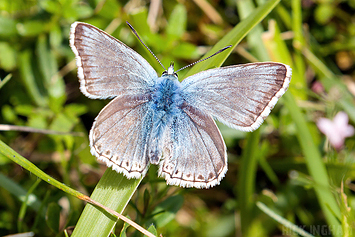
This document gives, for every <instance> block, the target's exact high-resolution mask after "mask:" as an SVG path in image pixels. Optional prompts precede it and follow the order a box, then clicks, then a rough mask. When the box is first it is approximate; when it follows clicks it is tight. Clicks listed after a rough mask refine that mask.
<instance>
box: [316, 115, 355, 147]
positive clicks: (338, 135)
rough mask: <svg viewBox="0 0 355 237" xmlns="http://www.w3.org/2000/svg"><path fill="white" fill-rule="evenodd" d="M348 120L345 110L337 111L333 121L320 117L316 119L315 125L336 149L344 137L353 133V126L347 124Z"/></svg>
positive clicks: (341, 143)
mask: <svg viewBox="0 0 355 237" xmlns="http://www.w3.org/2000/svg"><path fill="white" fill-rule="evenodd" d="M348 122H349V118H348V115H347V114H346V113H345V112H339V113H337V115H335V117H334V119H333V121H332V120H330V119H326V118H320V119H319V120H318V121H317V126H318V128H319V130H320V131H321V132H322V133H324V134H325V135H326V136H327V137H328V139H329V142H330V144H332V146H333V147H334V148H335V149H337V150H338V149H340V148H341V147H342V146H343V145H344V141H345V138H346V137H351V136H352V135H354V132H355V131H354V127H353V126H351V125H349V124H348Z"/></svg>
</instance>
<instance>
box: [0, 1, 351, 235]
mask: <svg viewBox="0 0 355 237" xmlns="http://www.w3.org/2000/svg"><path fill="white" fill-rule="evenodd" d="M256 2H257V5H255V1H251V0H242V1H241V0H239V1H232V0H225V1H222V0H220V1H217V0H210V1H206V0H195V1H176V0H174V1H167V0H165V1H151V3H149V2H148V1H135V0H130V1H117V0H106V1H104V0H102V1H99V0H88V1H79V0H74V1H65V0H40V1H36V0H33V1H23V0H3V1H0V78H1V81H0V131H1V132H0V235H1V236H3V235H9V234H16V233H24V232H26V233H28V234H29V235H28V236H31V235H30V234H31V233H34V234H35V235H36V236H65V235H70V233H71V232H72V230H73V228H74V227H76V228H75V232H74V233H73V234H72V236H108V235H109V234H110V233H111V235H112V236H126V235H127V236H141V235H142V234H141V233H139V232H138V231H136V229H134V228H132V227H129V226H128V225H127V224H125V223H124V222H123V221H122V220H118V221H117V218H116V217H114V216H113V215H111V214H109V213H107V212H106V211H104V210H102V209H100V208H97V207H94V206H93V205H90V204H88V205H86V207H85V202H84V201H82V200H81V199H83V197H85V196H83V194H84V195H88V196H91V198H93V199H94V200H96V201H98V202H100V203H101V204H103V205H104V206H106V207H109V208H111V209H113V210H115V211H117V212H122V213H123V214H124V215H125V216H129V217H130V218H131V219H132V220H133V221H135V222H136V223H138V224H139V225H141V226H142V227H144V228H145V229H148V228H149V231H150V232H151V233H154V234H157V236H159V235H160V234H162V235H163V236H236V235H238V236H277V235H279V236H280V235H287V236H296V235H302V236H313V235H314V236H354V235H355V229H354V228H355V213H354V208H355V202H354V201H355V200H354V198H355V195H354V191H355V185H354V183H353V180H354V179H355V165H354V161H355V152H354V150H355V149H354V148H355V137H354V136H353V135H349V137H347V138H345V142H344V143H343V144H340V145H339V144H338V145H336V146H335V145H334V144H333V143H332V141H333V138H332V135H334V134H335V133H336V131H341V129H338V130H337V129H335V130H332V132H331V133H326V134H327V136H326V135H324V134H323V133H322V132H321V131H320V130H319V128H318V127H317V122H318V121H319V119H320V118H328V119H330V120H332V119H333V118H334V117H335V116H336V115H337V114H338V112H339V111H342V112H345V114H346V115H347V116H348V117H349V123H350V125H351V124H352V125H354V123H355V101H354V96H355V89H354V88H355V80H354V78H355V25H354V24H353V23H354V21H355V15H354V14H353V12H354V10H355V4H354V1H351V0H348V1H347V0H342V1H340V0H336V1H326V0H324V1H314V0H303V1H300V0H290V1H280V0H268V1H265V0H259V1H256ZM74 21H83V22H87V23H90V24H93V25H95V26H97V27H98V28H100V29H103V30H106V31H107V32H108V33H110V34H112V35H113V36H114V37H116V38H118V39H119V40H121V41H122V42H125V43H126V44H127V45H129V46H130V47H132V48H134V49H135V50H136V51H137V52H139V53H140V54H141V55H143V57H144V58H146V59H147V60H148V61H149V63H150V64H151V65H153V67H154V68H155V69H156V71H157V72H159V74H160V73H161V72H162V71H163V69H162V68H161V66H160V65H159V64H158V63H157V62H156V60H155V59H154V58H153V57H152V56H151V55H150V54H149V52H147V50H146V49H145V48H144V47H143V46H142V45H141V44H140V42H139V41H138V40H137V39H136V37H135V36H134V35H133V34H132V33H131V31H130V29H129V28H128V27H127V25H126V24H125V22H126V21H129V22H130V23H131V24H132V25H133V26H134V27H135V29H136V30H137V32H138V33H139V35H140V36H141V37H142V39H143V41H144V42H145V43H146V44H147V45H148V46H149V47H150V49H151V50H152V51H153V52H154V53H155V54H156V55H157V57H158V58H159V59H160V60H161V61H162V63H163V64H164V65H166V67H167V66H168V65H169V64H170V62H171V61H174V62H175V68H176V69H178V68H181V67H183V66H185V65H187V64H189V63H192V62H194V61H196V60H198V59H200V58H201V57H203V56H204V55H205V56H208V55H211V54H212V53H214V52H216V51H218V50H219V49H221V48H223V47H225V46H227V45H232V46H233V47H232V48H233V50H227V51H228V53H223V54H219V55H218V56H215V57H213V58H211V59H209V60H206V61H204V62H202V63H199V64H197V65H195V66H194V67H192V68H191V69H185V70H183V71H181V72H179V78H180V79H183V78H184V77H186V76H187V75H191V74H193V73H196V72H199V71H201V70H205V69H207V68H211V67H218V66H221V65H235V64H240V63H248V62H254V61H276V62H283V63H285V64H288V65H290V66H291V68H292V80H291V84H290V88H289V90H288V92H286V94H285V95H284V96H283V97H282V98H281V100H280V101H279V102H278V104H277V105H276V107H275V108H274V109H273V111H272V112H271V114H270V116H269V117H268V118H267V119H266V121H265V122H264V124H263V125H262V126H261V127H260V128H259V129H258V130H257V131H255V132H253V133H244V132H240V131H236V130H234V129H231V128H228V127H226V126H224V125H222V124H219V123H218V125H219V127H220V129H221V131H222V135H223V137H224V139H225V142H226V144H227V148H228V162H229V163H228V172H227V175H226V177H225V178H224V179H223V180H222V182H221V184H220V185H219V186H217V187H214V188H212V189H208V190H198V189H183V188H180V187H175V186H167V185H166V183H165V180H163V179H162V178H159V177H157V168H156V167H155V166H151V167H150V169H149V172H148V174H147V175H146V177H144V179H142V180H134V179H133V180H127V179H126V178H125V177H124V176H122V175H120V174H117V173H116V172H114V171H112V170H111V169H107V168H106V167H105V166H103V165H102V164H99V163H98V162H97V160H96V158H95V157H93V156H92V155H91V154H90V149H89V145H88V144H89V142H88V131H89V130H90V128H91V125H92V122H93V121H94V118H95V117H96V116H97V114H98V113H99V111H100V110H101V109H102V108H103V107H104V106H105V104H106V103H107V102H108V101H102V100H91V99H89V98H86V97H85V96H84V95H82V93H81V92H80V90H79V83H78V79H77V75H76V67H75V62H74V54H73V53H72V51H71V49H70V47H69V30H70V25H71V23H73V22H74ZM227 51H226V52H227ZM345 122H346V121H345ZM345 122H344V124H343V125H344V126H345V125H346V123H345ZM346 129H348V130H349V129H350V127H347V128H346ZM322 131H323V130H322ZM344 137H345V136H344ZM42 181H45V182H42ZM58 181H59V182H58ZM79 198H81V199H79ZM84 199H85V198H84ZM84 207H85V209H84ZM116 222H117V224H115V223H116Z"/></svg>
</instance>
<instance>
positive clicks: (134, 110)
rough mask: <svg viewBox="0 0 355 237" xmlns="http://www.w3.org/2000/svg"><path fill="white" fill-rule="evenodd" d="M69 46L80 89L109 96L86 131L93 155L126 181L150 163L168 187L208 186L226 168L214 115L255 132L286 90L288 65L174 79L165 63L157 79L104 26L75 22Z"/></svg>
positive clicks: (215, 71) (255, 65)
mask: <svg viewBox="0 0 355 237" xmlns="http://www.w3.org/2000/svg"><path fill="white" fill-rule="evenodd" d="M70 45H71V48H72V50H73V52H74V53H75V56H76V64H77V67H78V77H79V81H80V89H81V91H82V92H83V93H84V94H85V95H86V96H88V97H89V98H93V99H105V98H114V99H113V100H112V101H111V102H110V103H108V104H107V105H106V106H105V107H104V108H103V109H102V110H101V112H100V113H99V115H98V116H97V117H96V119H95V122H94V124H93V126H92V129H91V130H90V134H89V140H90V147H91V153H92V154H93V155H95V156H96V157H97V158H98V159H99V160H101V161H103V162H105V163H106V165H107V166H109V167H112V169H114V170H116V171H117V172H119V173H123V174H124V175H125V176H126V177H128V178H140V177H142V176H144V175H145V174H146V172H147V170H148V168H149V165H150V164H155V165H159V171H158V173H159V176H162V177H164V178H165V179H166V181H167V183H168V184H172V185H179V186H181V187H195V188H209V187H213V186H215V185H217V184H219V182H220V181H221V179H222V178H223V177H224V175H225V173H226V172H227V152H226V146H225V143H224V141H223V138H222V135H221V133H220V131H219V129H218V128H217V126H216V123H215V122H214V120H213V118H215V119H218V120H220V121H221V122H223V123H225V124H227V125H229V126H230V127H232V128H235V129H239V130H242V131H253V130H255V129H257V128H258V127H259V126H260V125H261V123H262V122H263V121H264V120H265V118H266V117H267V116H268V115H269V113H270V111H271V109H272V108H273V107H274V106H275V104H276V102H277V100H278V99H279V98H280V97H281V96H282V95H283V94H284V93H285V92H286V90H287V88H288V85H289V83H290V78H291V69H290V67H289V66H287V65H284V64H282V63H274V62H266V63H250V64H245V65H235V66H228V67H222V68H215V69H209V70H206V71H202V72H200V73H197V74H195V75H192V76H190V77H187V78H185V79H184V80H183V81H182V82H179V81H178V79H177V75H176V73H175V72H174V68H173V65H171V66H170V67H169V68H168V70H167V71H166V72H164V73H163V74H162V76H161V77H159V76H158V75H157V73H156V72H155V70H154V69H153V68H152V67H151V66H150V65H149V63H148V62H147V61H146V60H145V59H144V58H143V57H142V56H140V55H139V54H138V53H136V52H135V51H134V50H132V49H131V48H129V47H128V46H126V45H125V44H123V43H122V42H120V41H119V40H117V39H115V38H113V37H112V36H110V35H108V34H107V33H105V32H104V31H102V30H100V29H98V28H96V27H94V26H92V25H89V24H86V23H80V22H75V23H73V24H72V28H71V33H70Z"/></svg>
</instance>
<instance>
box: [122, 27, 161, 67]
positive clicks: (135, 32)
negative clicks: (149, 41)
mask: <svg viewBox="0 0 355 237" xmlns="http://www.w3.org/2000/svg"><path fill="white" fill-rule="evenodd" d="M126 24H127V25H128V26H129V28H131V30H132V32H133V34H135V35H136V36H137V38H138V39H139V41H140V42H141V43H142V44H143V45H144V47H145V48H146V49H148V51H149V52H150V53H151V54H152V55H153V57H154V58H155V59H156V60H157V61H158V63H159V64H160V65H161V66H162V67H163V68H164V70H165V71H166V68H165V67H164V65H163V64H162V63H161V62H160V60H159V58H157V56H155V54H154V53H153V52H152V50H150V48H148V46H147V45H145V43H144V42H143V41H142V39H141V38H140V37H139V35H138V33H137V31H136V30H135V29H134V28H133V26H132V25H131V24H129V22H128V21H126Z"/></svg>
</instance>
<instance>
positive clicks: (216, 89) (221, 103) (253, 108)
mask: <svg viewBox="0 0 355 237" xmlns="http://www.w3.org/2000/svg"><path fill="white" fill-rule="evenodd" d="M290 77H291V69H290V67H289V66H287V65H284V64H282V63H272V62H270V63H250V64H244V65H238V66H229V67H222V68H217V69H210V70H207V71H203V72H200V73H197V74H195V75H193V76H190V77H188V78H186V79H185V80H183V82H182V87H183V97H184V99H185V100H186V101H187V103H189V104H190V105H192V106H194V107H196V108H199V109H201V110H203V111H205V112H206V113H208V114H211V115H212V116H213V117H215V118H217V119H218V120H220V121H221V122H223V123H225V124H227V125H229V126H231V127H233V128H236V129H238V130H242V131H253V130H255V129H257V128H258V127H259V126H260V125H261V123H262V122H263V121H264V119H265V118H266V117H267V116H268V115H269V113H270V111H271V109H272V108H273V107H274V106H275V104H276V102H277V100H278V99H279V98H280V97H281V96H282V95H283V94H284V93H285V92H286V90H287V88H288V85H289V83H290Z"/></svg>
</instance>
